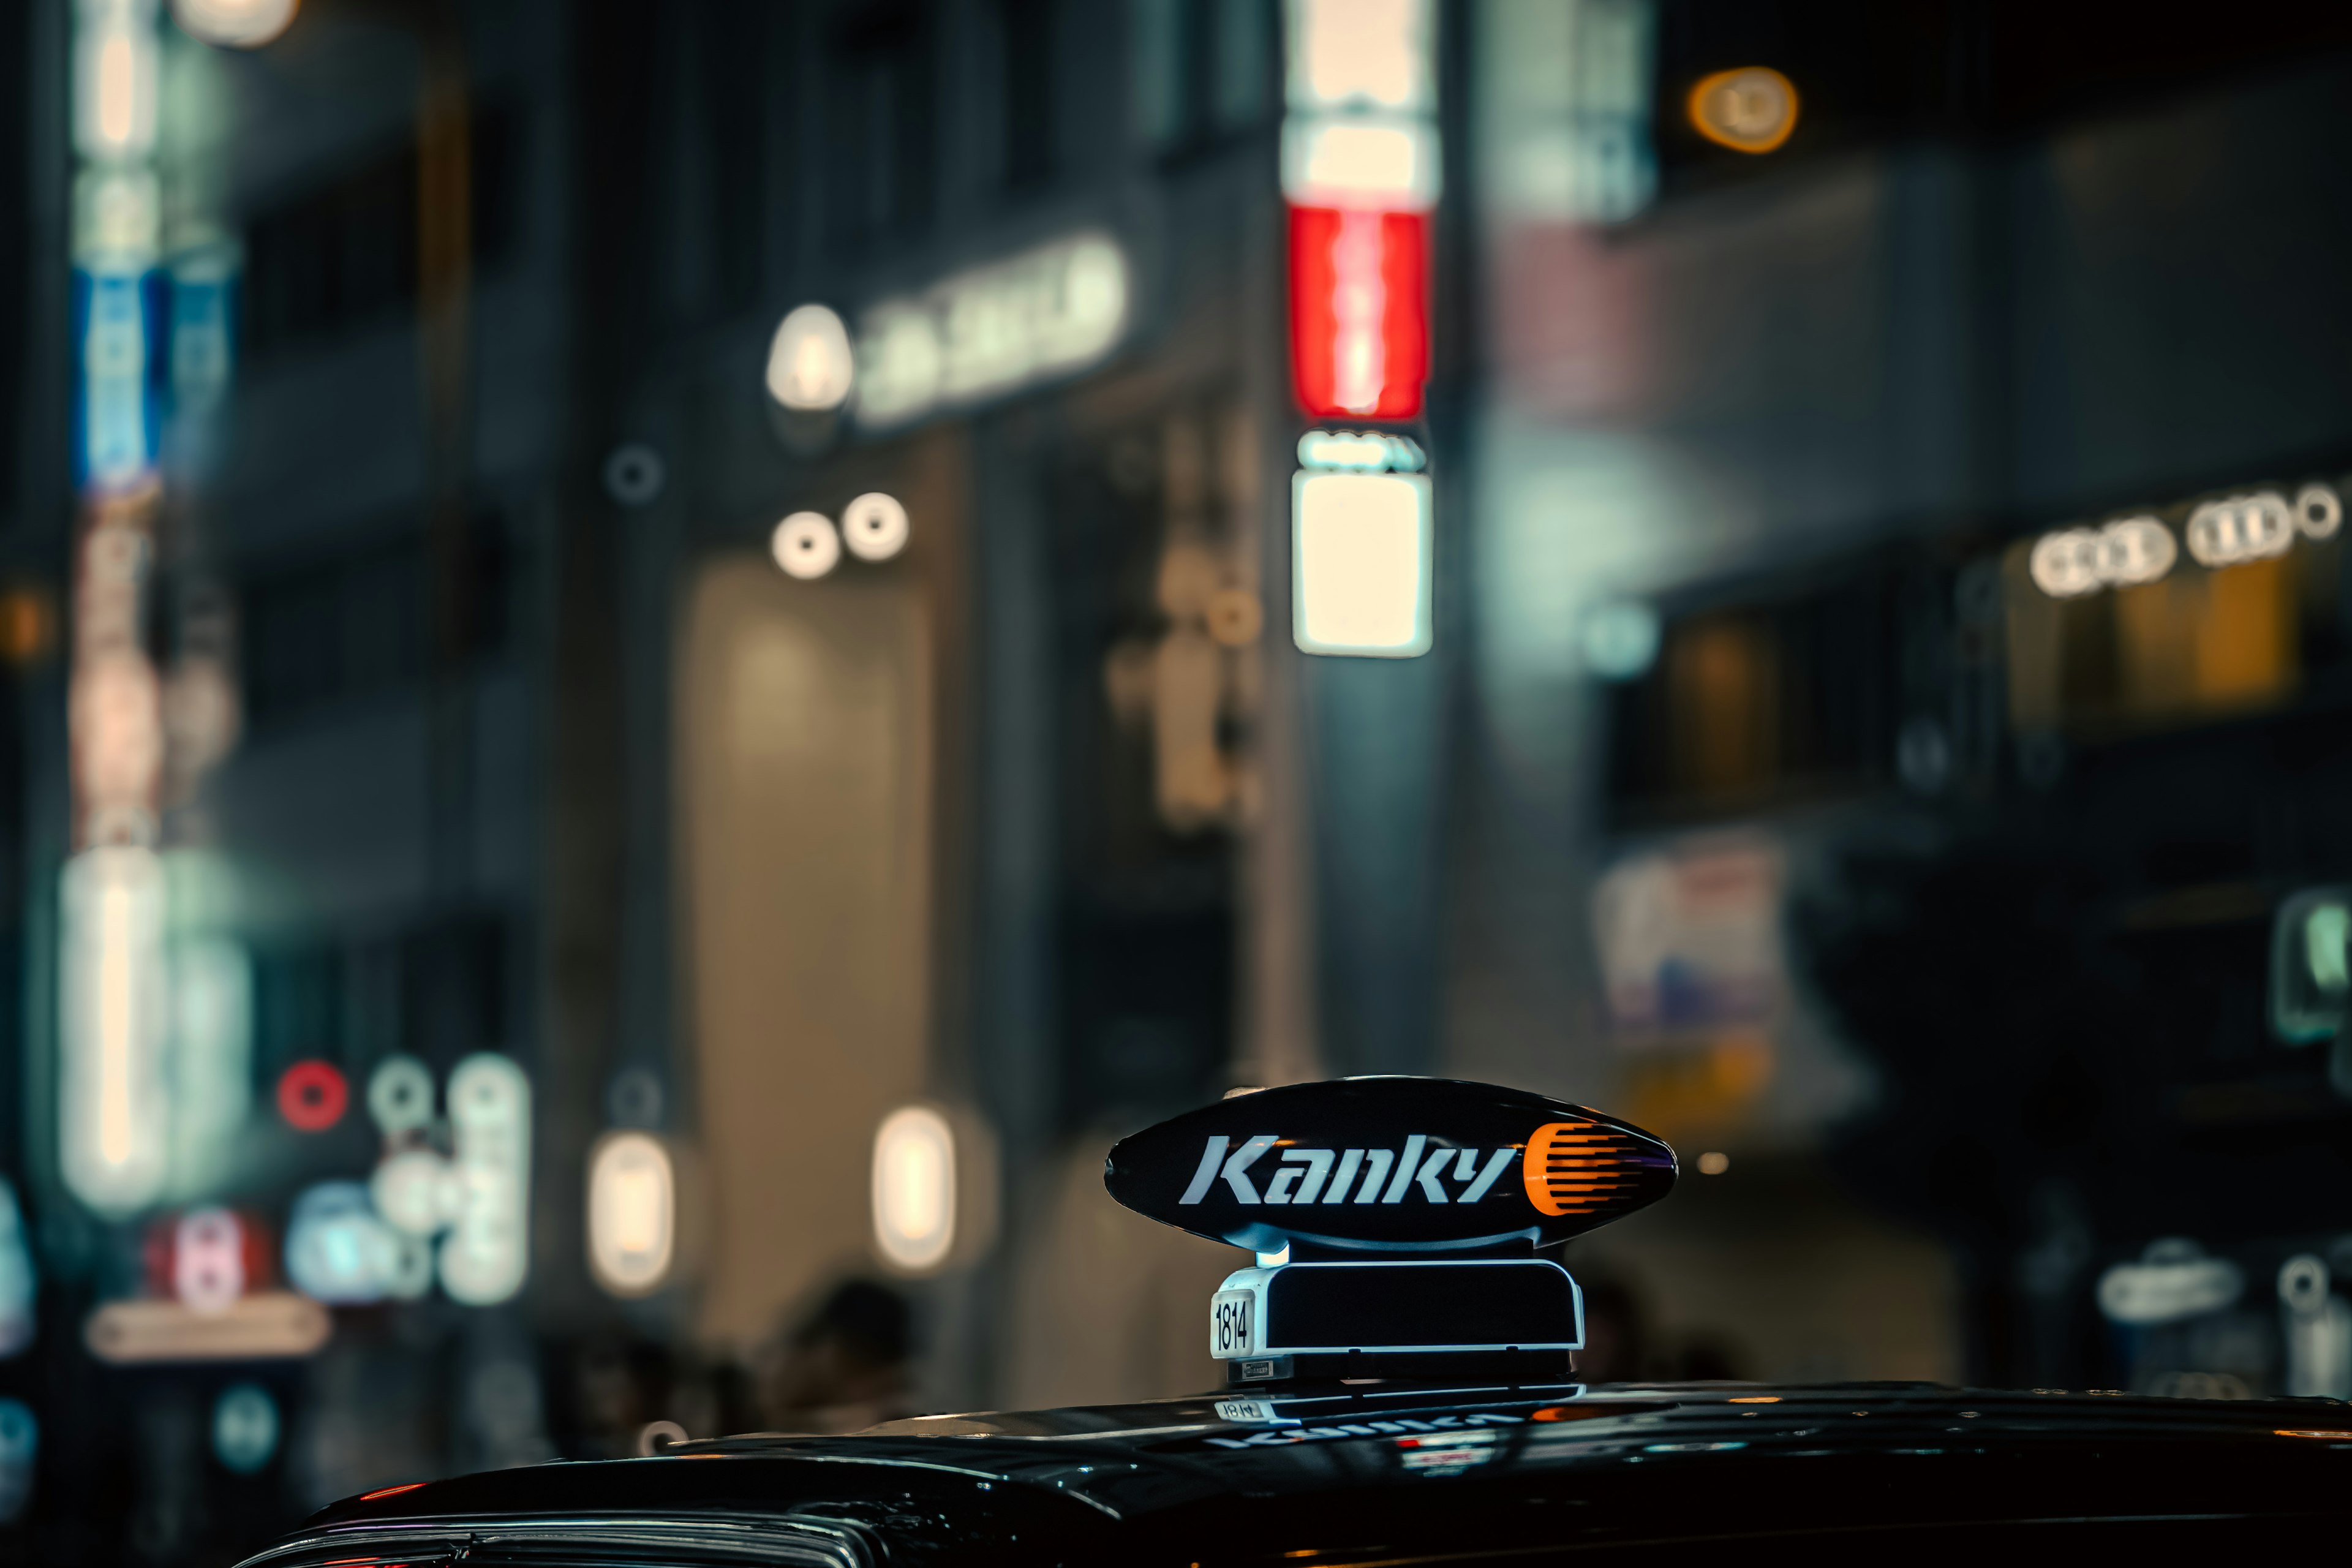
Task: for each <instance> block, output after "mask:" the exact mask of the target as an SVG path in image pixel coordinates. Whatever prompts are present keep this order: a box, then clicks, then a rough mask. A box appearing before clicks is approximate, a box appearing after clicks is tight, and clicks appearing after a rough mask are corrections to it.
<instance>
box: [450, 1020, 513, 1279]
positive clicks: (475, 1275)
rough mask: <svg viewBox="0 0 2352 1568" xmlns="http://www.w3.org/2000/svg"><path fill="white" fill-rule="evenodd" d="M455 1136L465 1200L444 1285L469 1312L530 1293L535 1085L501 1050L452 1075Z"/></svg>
mask: <svg viewBox="0 0 2352 1568" xmlns="http://www.w3.org/2000/svg"><path fill="white" fill-rule="evenodd" d="M448 1102H449V1133H450V1142H452V1143H453V1144H454V1145H455V1151H454V1152H455V1160H454V1163H455V1165H456V1167H457V1179H458V1183H459V1186H460V1189H461V1191H462V1193H463V1197H462V1199H461V1200H460V1207H459V1209H458V1213H457V1224H456V1225H455V1226H453V1227H451V1229H450V1232H449V1234H448V1235H447V1236H446V1237H442V1239H441V1253H440V1265H441V1288H442V1289H444V1290H446V1291H447V1292H448V1293H449V1298H450V1300H454V1301H461V1302H463V1303H465V1304H466V1305H467V1306H469V1307H488V1306H494V1305H496V1304H497V1303H498V1302H500V1301H503V1300H507V1299H508V1298H509V1297H510V1296H512V1295H513V1294H514V1293H515V1292H516V1291H518V1290H520V1289H522V1281H523V1276H524V1274H525V1273H526V1272H528V1270H529V1268H530V1079H527V1078H525V1077H524V1076H523V1071H522V1068H519V1067H517V1066H515V1064H514V1063H513V1062H512V1061H511V1060H509V1058H505V1057H502V1056H499V1055H498V1054H497V1053H495V1052H491V1051H483V1052H480V1053H478V1054H477V1055H474V1056H470V1057H467V1058H466V1059H465V1060H464V1061H461V1062H459V1063H458V1064H457V1068H455V1069H454V1070H453V1071H452V1072H451V1073H450V1074H449V1090H448Z"/></svg>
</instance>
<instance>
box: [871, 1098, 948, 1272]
mask: <svg viewBox="0 0 2352 1568" xmlns="http://www.w3.org/2000/svg"><path fill="white" fill-rule="evenodd" d="M955 1227H956V1177H955V1131H954V1129H952V1128H951V1127H950V1126H949V1125H948V1120H947V1118H946V1117H944V1116H942V1115H940V1113H939V1112H938V1111H937V1110H933V1109H932V1108H931V1107H929V1106H928V1105H908V1106H902V1107H900V1108H899V1109H898V1110H894V1111H892V1112H891V1113H890V1114H889V1115H888V1116H886V1117H884V1118H883V1119H882V1126H881V1129H880V1130H879V1131H877V1132H876V1133H875V1135H874V1243H875V1246H876V1247H877V1249H878V1250H879V1251H880V1252H881V1254H882V1257H883V1258H884V1260H885V1261H886V1262H887V1263H889V1264H890V1265H891V1266H892V1267H894V1268H900V1269H904V1270H905V1271H907V1272H908V1273H910V1274H919V1273H924V1272H928V1271H929V1270H930V1269H934V1268H938V1267H939V1266H940V1264H941V1263H943V1262H945V1261H946V1260H947V1256H948V1252H949V1249H950V1248H951V1247H953V1246H954V1245H955Z"/></svg>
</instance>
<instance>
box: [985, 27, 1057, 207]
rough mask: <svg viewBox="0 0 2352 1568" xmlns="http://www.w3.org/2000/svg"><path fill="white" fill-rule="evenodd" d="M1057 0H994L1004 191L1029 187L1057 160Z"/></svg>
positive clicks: (1040, 182) (1043, 177)
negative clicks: (1001, 120)
mask: <svg viewBox="0 0 2352 1568" xmlns="http://www.w3.org/2000/svg"><path fill="white" fill-rule="evenodd" d="M1061 11H1062V7H1061V5H1060V4H1059V0H997V6H996V16H997V29H996V35H997V55H998V76H997V83H998V95H999V97H998V101H999V104H1000V105H1001V108H1002V111H1003V139H1004V140H1003V159H1004V163H1003V175H1004V187H1005V189H1006V190H1008V191H1027V190H1034V189H1035V188H1037V187H1038V186H1040V185H1043V184H1045V183H1046V182H1048V181H1049V180H1051V179H1052V178H1053V177H1054V175H1055V172H1056V169H1055V165H1056V164H1057V163H1059V162H1060V159H1059V157H1058V153H1059V149H1058V147H1057V146H1056V144H1055V143H1056V141H1057V132H1058V131H1059V129H1060V116H1059V115H1058V114H1057V113H1056V112H1055V110H1056V109H1057V108H1058V107H1059V106H1058V105H1057V104H1056V102H1055V94H1056V92H1057V91H1058V89H1059V81H1060V72H1059V70H1058V69H1057V66H1058V64H1059V58H1060V39H1059V37H1058V34H1059V32H1060V25H1061Z"/></svg>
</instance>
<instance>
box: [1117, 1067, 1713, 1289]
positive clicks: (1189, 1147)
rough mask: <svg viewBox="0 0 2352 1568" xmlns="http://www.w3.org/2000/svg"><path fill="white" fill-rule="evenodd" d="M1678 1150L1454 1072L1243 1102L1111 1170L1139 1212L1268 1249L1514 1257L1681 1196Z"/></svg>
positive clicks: (1224, 1106) (1562, 1105) (1194, 1115)
mask: <svg viewBox="0 0 2352 1568" xmlns="http://www.w3.org/2000/svg"><path fill="white" fill-rule="evenodd" d="M1103 1184H1104V1185H1105V1186H1107V1187H1108V1188H1109V1190H1110V1195H1111V1196H1112V1197H1114V1198H1116V1199H1118V1202H1120V1203H1122V1204H1124V1205H1127V1206H1128V1207H1129V1208H1131V1209H1133V1210H1135V1211H1136V1212H1137V1213H1139V1214H1144V1215H1150V1216H1151V1217H1152V1218H1153V1219H1156V1220H1159V1221H1160V1222H1161V1223H1163V1224H1166V1225H1172V1226H1179V1227H1180V1228H1181V1229H1184V1230H1189V1231H1191V1232H1192V1234H1194V1235H1195V1236H1202V1237H1208V1238H1210V1239H1211V1240H1213V1241H1223V1242H1226V1243H1229V1244H1231V1245H1232V1246H1234V1247H1247V1248H1249V1249H1250V1250H1251V1251H1253V1252H1259V1253H1276V1252H1280V1251H1282V1250H1283V1249H1284V1248H1286V1247H1289V1248H1294V1249H1296V1255H1297V1256H1299V1257H1302V1258H1305V1257H1317V1256H1333V1255H1338V1256H1356V1257H1361V1256H1365V1255H1368V1254H1388V1255H1391V1256H1396V1255H1420V1256H1424V1257H1437V1256H1442V1257H1471V1256H1510V1255H1521V1256H1524V1255H1525V1254H1527V1253H1528V1252H1529V1251H1531V1250H1532V1249H1534V1248H1536V1247H1549V1246H1552V1245H1553V1244H1555V1243H1558V1242H1562V1241H1566V1240H1568V1239H1569V1238H1570V1237H1575V1236H1580V1235H1582V1234H1583V1233H1584V1232H1586V1231H1589V1230H1591V1229H1593V1228H1594V1227H1595V1226H1602V1225H1606V1224H1608V1223H1609V1222H1610V1221H1611V1220H1614V1219H1621V1218H1622V1217H1623V1216H1625V1215H1629V1214H1632V1213H1633V1211H1635V1210H1636V1209H1640V1208H1643V1207H1646V1206H1647V1205H1650V1204H1653V1203H1655V1202H1656V1201H1657V1200H1658V1199H1660V1198H1662V1197H1664V1196H1665V1195H1666V1194H1667V1192H1668V1191H1669V1190H1671V1189H1672V1188H1673V1186H1674V1184H1675V1152H1674V1150H1673V1149H1671V1148H1669V1147H1668V1146H1667V1144H1666V1142H1665V1141H1664V1139H1662V1138H1659V1137H1658V1136H1657V1135H1655V1134H1654V1133H1651V1132H1645V1131H1643V1130H1642V1129H1640V1128H1638V1127H1635V1126H1633V1125H1631V1124H1630V1123H1627V1122H1624V1121H1619V1120H1617V1119H1616V1118H1614V1117H1611V1116H1604V1115H1602V1114H1601V1112H1599V1111H1597V1110H1587V1109H1585V1108H1584V1107H1582V1106H1580V1105H1570V1104H1569V1103H1567V1102H1566V1101H1564V1100H1551V1099H1549V1098H1547V1097H1545V1096H1543V1095H1538V1094H1529V1093H1528V1092H1526V1091H1524V1090H1520V1089H1498V1088H1496V1087H1495V1086H1493V1085H1490V1084H1481V1083H1462V1082H1456V1081H1454V1080H1451V1079H1425V1078H1353V1079H1336V1080H1333V1081H1329V1082H1324V1083H1301V1084H1290V1085H1287V1086H1286V1087H1283V1088H1280V1089H1265V1090H1261V1091H1259V1092H1257V1093H1254V1094H1248V1095H1243V1096H1240V1097H1237V1098H1235V1099H1232V1100H1223V1101H1221V1102H1219V1103H1218V1104H1215V1105H1210V1106H1204V1107H1202V1109H1201V1110H1193V1111H1188V1112H1186V1113H1185V1114H1183V1115H1181V1116H1178V1117H1175V1118H1173V1119H1171V1120H1170V1121H1163V1122H1160V1124H1159V1125H1157V1126H1155V1127H1149V1128H1146V1129H1145V1130H1144V1131H1140V1132H1138V1133H1136V1134H1135V1135H1134V1136H1133V1137H1131V1138H1126V1139H1122V1140H1121V1141H1120V1142H1118V1143H1116V1144H1114V1145H1113V1146H1112V1148H1111V1151H1110V1155H1109V1158H1108V1160H1106V1161H1105V1162H1104V1169H1103Z"/></svg>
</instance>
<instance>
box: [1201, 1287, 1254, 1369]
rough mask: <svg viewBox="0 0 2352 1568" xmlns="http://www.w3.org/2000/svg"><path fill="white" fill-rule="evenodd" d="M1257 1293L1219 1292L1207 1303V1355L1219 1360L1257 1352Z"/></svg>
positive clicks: (1239, 1291) (1249, 1291) (1241, 1291)
mask: <svg viewBox="0 0 2352 1568" xmlns="http://www.w3.org/2000/svg"><path fill="white" fill-rule="evenodd" d="M1258 1326H1259V1325H1258V1311H1257V1293H1256V1292H1255V1291H1254V1290H1220V1291H1218V1292H1217V1293H1216V1294H1215V1295H1214V1296H1213V1297H1211V1298H1210V1300H1209V1353H1210V1354H1211V1355H1213V1356H1214V1357H1216V1358H1217V1359H1218V1360H1219V1361H1231V1360H1233V1359H1234V1357H1235V1356H1245V1355H1255V1354H1257V1353H1258V1350H1259V1346H1258V1341H1257V1334H1258Z"/></svg>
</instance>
